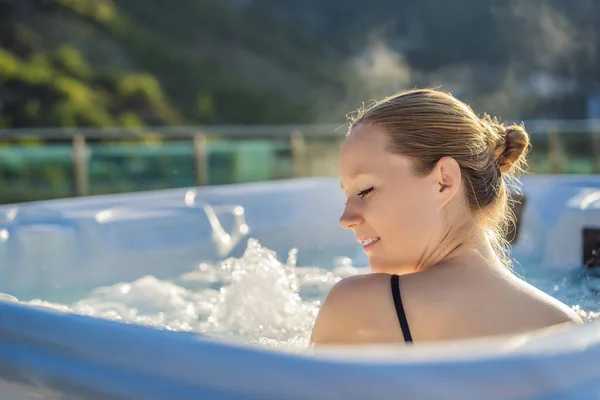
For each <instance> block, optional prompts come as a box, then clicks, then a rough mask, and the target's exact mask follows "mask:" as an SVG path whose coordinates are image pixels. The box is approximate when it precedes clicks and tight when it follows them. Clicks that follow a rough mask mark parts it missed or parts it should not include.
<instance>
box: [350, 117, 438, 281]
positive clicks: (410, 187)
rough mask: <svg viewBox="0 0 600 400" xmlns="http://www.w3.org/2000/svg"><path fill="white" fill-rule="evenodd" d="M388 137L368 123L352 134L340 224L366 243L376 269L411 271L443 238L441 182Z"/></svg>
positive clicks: (400, 272)
mask: <svg viewBox="0 0 600 400" xmlns="http://www.w3.org/2000/svg"><path fill="white" fill-rule="evenodd" d="M386 141H387V138H386V136H385V135H384V134H383V133H381V132H380V131H378V130H377V129H376V128H373V127H372V126H369V125H365V124H360V125H358V126H355V127H354V128H353V129H352V131H351V132H350V134H349V135H348V137H347V139H346V141H345V143H344V145H343V146H342V150H341V154H340V174H341V186H342V189H343V190H344V192H345V194H346V198H347V200H348V201H347V204H346V208H345V210H344V213H343V214H342V216H341V218H340V225H341V226H342V227H343V228H346V229H351V230H352V231H353V232H354V234H355V235H356V238H357V240H358V241H359V242H361V243H362V244H363V246H364V251H365V253H366V254H367V256H368V258H369V263H370V266H371V269H372V270H373V271H374V272H386V273H399V274H402V273H410V272H414V271H415V270H416V269H417V268H419V267H420V266H422V265H423V263H425V262H426V259H427V257H428V256H429V255H430V254H431V253H432V252H435V251H436V249H435V248H434V247H435V245H436V242H437V243H439V239H440V237H441V235H440V234H441V233H442V228H443V226H444V225H443V218H442V213H441V212H440V209H441V207H440V198H439V197H440V196H439V193H440V184H439V182H438V180H436V179H434V177H432V176H431V175H430V176H417V175H416V174H415V172H414V169H413V164H412V161H411V160H410V159H409V158H408V157H406V156H402V155H397V154H392V153H390V152H388V151H387V150H386V148H385V147H386Z"/></svg>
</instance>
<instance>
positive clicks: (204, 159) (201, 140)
mask: <svg viewBox="0 0 600 400" xmlns="http://www.w3.org/2000/svg"><path fill="white" fill-rule="evenodd" d="M192 140H193V147H194V161H195V168H196V185H198V186H204V185H207V184H208V153H207V145H206V135H204V134H202V133H197V134H195V135H194V137H193V139H192Z"/></svg>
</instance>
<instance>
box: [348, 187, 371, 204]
mask: <svg viewBox="0 0 600 400" xmlns="http://www.w3.org/2000/svg"><path fill="white" fill-rule="evenodd" d="M373 189H375V188H374V187H373V186H371V187H370V188H368V189H365V190H361V191H360V192H358V193H357V195H358V197H360V198H362V199H364V198H365V196H366V195H368V194H369V193H371V192H372V191H373ZM349 201H350V200H348V199H346V202H345V204H346V205H347V204H348V202H349Z"/></svg>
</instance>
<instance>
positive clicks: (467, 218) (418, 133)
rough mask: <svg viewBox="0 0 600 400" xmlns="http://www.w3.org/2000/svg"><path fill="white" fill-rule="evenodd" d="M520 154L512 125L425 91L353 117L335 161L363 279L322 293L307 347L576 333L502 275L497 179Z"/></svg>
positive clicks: (518, 131)
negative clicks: (359, 248)
mask: <svg viewBox="0 0 600 400" xmlns="http://www.w3.org/2000/svg"><path fill="white" fill-rule="evenodd" d="M528 146H529V138H528V135H527V133H526V132H525V130H524V129H523V127H521V126H517V125H513V126H508V127H506V126H504V125H502V124H499V123H497V122H496V121H494V120H492V119H491V118H489V117H488V116H484V117H483V118H479V117H478V116H477V115H475V114H474V113H473V111H472V110H471V109H470V108H469V106H467V105H465V104H464V103H462V102H460V101H459V100H457V99H455V98H454V97H452V96H451V95H449V94H447V93H443V92H440V91H436V90H412V91H408V92H404V93H400V94H397V95H395V96H392V97H390V98H386V99H384V100H383V101H381V102H379V103H377V104H376V105H374V106H372V107H370V108H367V109H363V110H360V111H359V112H358V114H357V116H356V117H355V118H354V119H353V120H352V121H351V123H350V129H349V133H348V136H347V138H346V140H345V143H344V145H343V146H342V150H341V154H340V168H341V170H340V172H341V186H342V189H343V191H344V192H345V194H346V198H347V203H346V208H345V210H344V213H343V215H342V216H341V218H340V224H341V225H342V227H344V228H346V229H350V230H352V231H353V232H354V234H355V235H356V239H357V240H358V241H359V242H360V243H361V244H362V245H363V246H364V251H365V253H366V254H367V256H368V258H369V264H370V267H371V270H372V271H373V273H372V274H368V275H359V276H353V277H350V278H346V279H343V280H342V281H340V282H338V283H337V284H336V285H335V286H334V287H333V288H332V290H331V291H330V293H329V294H328V296H327V298H326V300H325V301H324V303H323V305H322V307H321V310H320V312H319V315H318V317H317V319H316V322H315V326H314V328H313V332H312V337H311V342H312V343H314V344H359V343H397V342H413V341H414V342H430V341H441V340H450V339H466V338H474V337H481V336H490V335H501V334H516V333H521V332H525V331H531V330H535V329H540V328H544V327H549V326H553V325H557V324H561V323H566V322H575V323H582V320H581V318H580V317H579V316H578V315H577V314H576V313H575V312H574V311H573V310H571V309H570V308H569V307H567V306H566V305H564V304H562V303H560V302H559V301H557V300H556V299H554V298H552V297H551V296H549V295H547V294H545V293H543V292H541V291H540V290H538V289H536V288H535V287H533V286H531V285H529V284H527V283H525V282H524V281H523V280H521V279H519V278H518V277H517V276H515V275H514V274H513V273H512V272H511V271H510V265H509V264H510V262H509V259H508V257H507V254H506V244H507V243H506V240H505V238H504V233H505V232H506V228H507V226H508V225H509V223H510V222H511V220H510V210H509V207H508V200H509V199H508V191H507V186H506V181H507V178H510V177H512V176H514V175H515V173H516V172H519V171H521V166H522V165H523V164H524V161H525V153H526V150H527V148H528Z"/></svg>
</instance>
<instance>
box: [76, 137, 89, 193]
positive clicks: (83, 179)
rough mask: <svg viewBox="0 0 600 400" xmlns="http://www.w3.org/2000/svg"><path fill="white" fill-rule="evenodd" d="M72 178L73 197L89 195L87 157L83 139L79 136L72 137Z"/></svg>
mask: <svg viewBox="0 0 600 400" xmlns="http://www.w3.org/2000/svg"><path fill="white" fill-rule="evenodd" d="M73 178H74V186H75V196H87V195H88V193H89V177H88V157H87V154H86V148H85V137H84V136H83V135H81V134H75V136H73Z"/></svg>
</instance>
